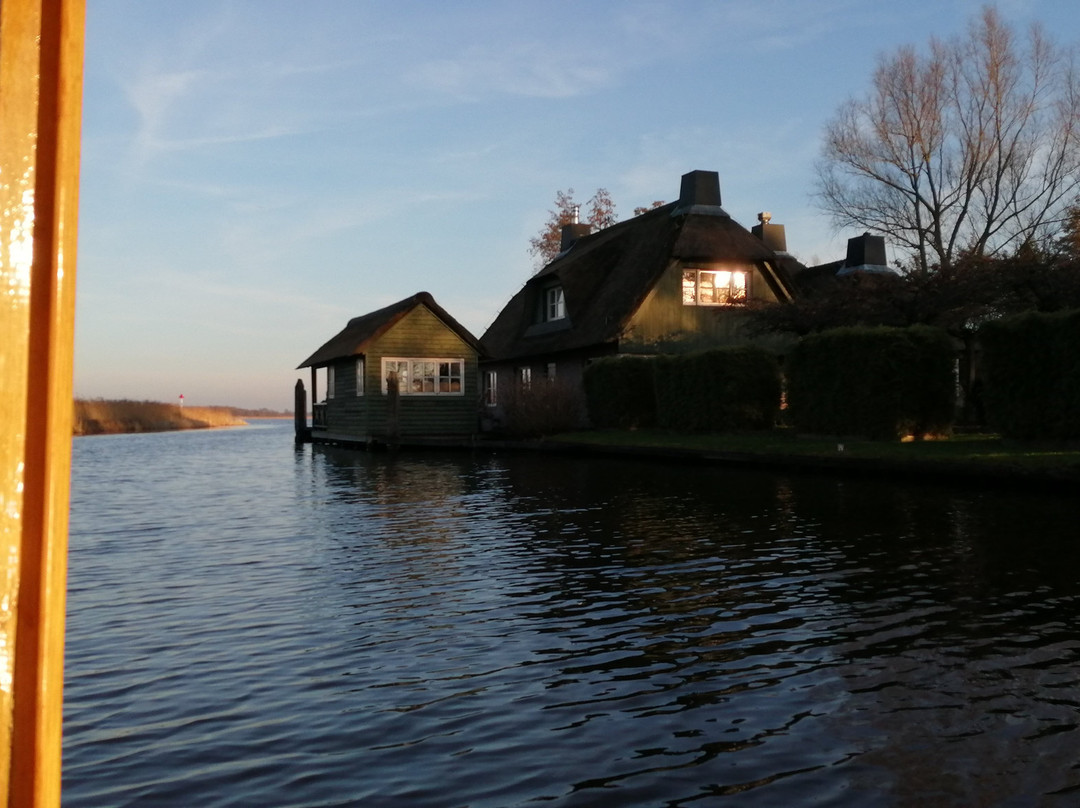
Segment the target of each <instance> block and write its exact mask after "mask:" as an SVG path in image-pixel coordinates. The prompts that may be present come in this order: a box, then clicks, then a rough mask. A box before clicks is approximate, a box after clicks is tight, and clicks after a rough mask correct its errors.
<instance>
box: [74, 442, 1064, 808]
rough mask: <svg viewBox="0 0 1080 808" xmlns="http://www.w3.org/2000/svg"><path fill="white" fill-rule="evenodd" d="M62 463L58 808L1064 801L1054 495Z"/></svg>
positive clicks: (554, 470) (98, 459) (709, 471)
mask: <svg viewBox="0 0 1080 808" xmlns="http://www.w3.org/2000/svg"><path fill="white" fill-rule="evenodd" d="M290 430H291V424H289V423H286V422H269V423H265V424H260V425H258V426H254V427H251V428H247V429H239V430H226V431H213V432H187V433H174V434H162V435H124V436H112V437H93V438H80V439H77V440H76V441H75V449H74V474H73V495H72V520H71V557H70V594H69V618H68V620H69V622H68V644H67V683H66V692H65V742H64V783H63V799H64V805H65V806H72V807H74V806H93V807H94V808H102V807H103V806H185V807H187V806H345V805H357V806H365V808H366V807H368V806H373V807H376V808H377V807H380V806H408V807H409V808H413V807H414V806H416V807H417V808H422V807H423V806H450V807H452V808H456V807H458V806H473V807H474V808H478V807H479V806H485V807H494V806H500V807H501V806H518V805H526V804H529V805H532V804H541V805H553V806H559V807H560V808H564V807H567V806H708V805H725V806H728V805H732V806H749V805H752V806H770V805H776V806H791V805H830V806H833V805H835V806H866V805H874V806H893V805H895V806H906V805H913V804H920V805H964V806H970V805H1005V806H1029V805H1030V806H1034V805H1075V804H1076V803H1077V802H1078V801H1080V732H1078V728H1080V709H1078V707H1080V665H1078V662H1080V597H1078V596H1080V586H1078V577H1080V573H1078V570H1080V563H1078V562H1080V549H1078V547H1077V530H1076V520H1075V510H1076V509H1075V506H1074V505H1073V504H1072V502H1071V501H1070V500H1069V499H1067V498H1064V497H1055V496H1039V495H1033V494H1022V493H1009V492H1002V491H996V492H981V491H978V490H964V489H957V490H943V489H942V488H941V487H940V486H912V485H908V486H896V485H888V484H883V483H879V482H860V481H857V480H839V479H833V478H814V477H805V476H804V477H800V476H786V477H785V476H772V475H766V474H758V473H747V472H738V473H733V472H729V471H724V470H721V469H714V468H704V467H692V466H691V467H682V466H679V465H674V464H661V463H649V462H638V461H632V460H631V461H627V460H620V461H615V460H580V459H578V460H574V459H567V458H548V457H534V456H514V455H497V456H487V455H476V456H471V455H467V454H438V453H435V454H402V455H400V456H397V457H395V456H390V455H365V454H358V453H349V452H344V451H340V450H328V449H320V448H312V447H306V448H303V449H301V450H295V449H294V448H293V446H292V443H291V435H290Z"/></svg>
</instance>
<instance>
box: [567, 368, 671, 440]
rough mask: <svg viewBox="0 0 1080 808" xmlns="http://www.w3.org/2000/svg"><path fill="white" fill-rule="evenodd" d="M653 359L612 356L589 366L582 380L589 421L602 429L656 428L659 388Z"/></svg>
mask: <svg viewBox="0 0 1080 808" xmlns="http://www.w3.org/2000/svg"><path fill="white" fill-rule="evenodd" d="M654 358H655V357H649V356H609V357H605V358H603V359H598V360H596V361H595V362H592V363H591V364H589V365H587V366H586V368H585V373H584V376H583V379H582V383H583V385H584V387H585V402H586V407H587V408H588V413H589V421H590V422H591V423H592V425H593V426H594V427H597V428H599V429H647V428H649V427H653V426H656V389H655V388H654V386H653V377H654V374H653V360H654Z"/></svg>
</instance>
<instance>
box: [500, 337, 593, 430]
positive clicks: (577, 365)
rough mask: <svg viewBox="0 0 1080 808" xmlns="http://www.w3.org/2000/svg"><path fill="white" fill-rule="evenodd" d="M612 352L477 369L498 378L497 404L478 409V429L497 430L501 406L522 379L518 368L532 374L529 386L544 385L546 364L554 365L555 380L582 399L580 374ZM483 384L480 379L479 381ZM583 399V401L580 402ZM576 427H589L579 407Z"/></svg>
mask: <svg viewBox="0 0 1080 808" xmlns="http://www.w3.org/2000/svg"><path fill="white" fill-rule="evenodd" d="M611 353H612V350H611V349H603V348H597V349H594V350H591V351H573V352H564V353H560V354H555V355H551V356H535V357H529V358H522V359H517V360H514V361H512V362H485V363H484V364H483V365H481V366H480V373H481V376H483V374H484V373H487V372H489V371H494V372H495V374H496V376H497V382H496V385H497V389H496V404H495V406H494V407H489V406H482V407H481V428H482V429H483V430H484V431H493V430H498V429H499V427H500V426H501V425H502V423H503V419H504V417H505V410H504V405H505V404H506V402H507V401H508V400H509V399H510V398H511V396H512V394H513V391H514V390H516V389H517V388H518V385H519V384H520V379H521V369H522V368H523V367H527V368H529V369H530V370H531V371H532V384H533V385H539V384H544V383H545V382H546V380H547V370H548V364H549V363H551V362H553V363H554V364H555V381H556V382H557V383H559V384H561V385H566V386H567V387H569V388H570V389H571V390H572V391H574V392H575V393H576V394H577V395H581V396H582V397H583V396H584V392H583V391H584V388H583V385H582V375H583V374H584V372H585V366H586V365H587V364H588V363H589V362H590V361H592V360H593V359H596V358H599V357H601V356H606V355H610V354H611ZM480 383H481V385H483V379H481V382H480ZM582 400H583V399H582ZM579 426H580V427H582V428H584V427H587V426H588V418H587V413H585V411H584V406H582V411H581V421H580V423H579Z"/></svg>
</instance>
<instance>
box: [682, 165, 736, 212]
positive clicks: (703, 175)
mask: <svg viewBox="0 0 1080 808" xmlns="http://www.w3.org/2000/svg"><path fill="white" fill-rule="evenodd" d="M684 213H697V214H704V215H712V216H727V212H726V211H725V210H724V209H723V208H722V207H720V175H719V174H717V173H716V172H715V171H691V172H689V173H688V174H683V176H682V186H681V188H680V189H679V204H678V205H677V206H676V207H675V210H674V211H673V212H672V214H671V215H672V216H680V215H682V214H684Z"/></svg>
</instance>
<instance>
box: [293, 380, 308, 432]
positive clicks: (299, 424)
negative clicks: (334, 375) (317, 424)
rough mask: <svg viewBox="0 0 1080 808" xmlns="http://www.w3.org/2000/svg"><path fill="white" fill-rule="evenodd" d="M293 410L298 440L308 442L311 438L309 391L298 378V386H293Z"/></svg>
mask: <svg viewBox="0 0 1080 808" xmlns="http://www.w3.org/2000/svg"><path fill="white" fill-rule="evenodd" d="M293 411H294V414H293V426H294V428H295V430H296V442H297V443H308V442H309V441H310V440H311V428H310V427H308V423H307V392H306V391H305V390H304V382H303V380H302V379H297V380H296V387H294V388H293Z"/></svg>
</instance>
